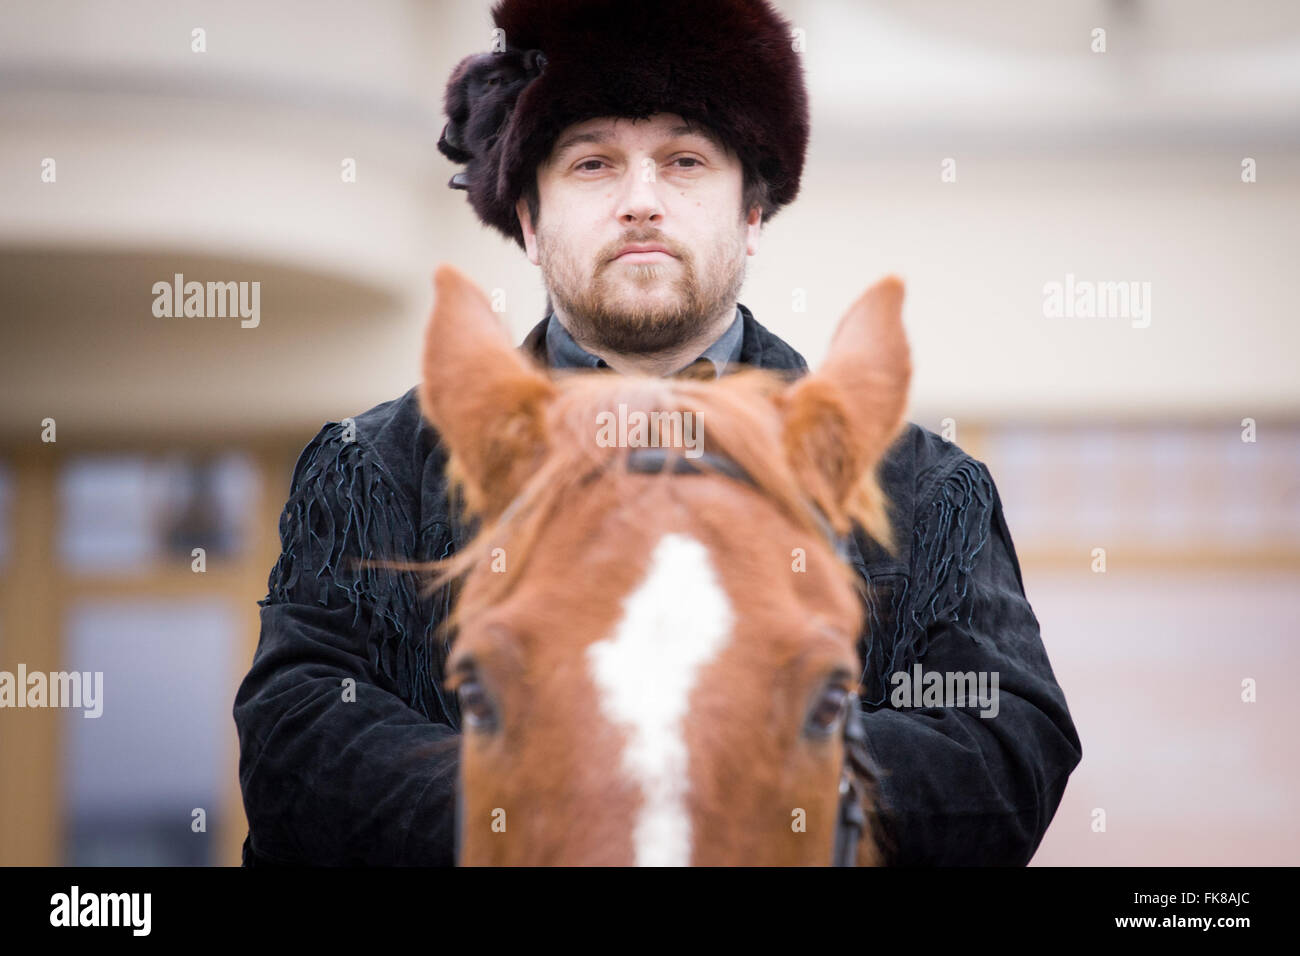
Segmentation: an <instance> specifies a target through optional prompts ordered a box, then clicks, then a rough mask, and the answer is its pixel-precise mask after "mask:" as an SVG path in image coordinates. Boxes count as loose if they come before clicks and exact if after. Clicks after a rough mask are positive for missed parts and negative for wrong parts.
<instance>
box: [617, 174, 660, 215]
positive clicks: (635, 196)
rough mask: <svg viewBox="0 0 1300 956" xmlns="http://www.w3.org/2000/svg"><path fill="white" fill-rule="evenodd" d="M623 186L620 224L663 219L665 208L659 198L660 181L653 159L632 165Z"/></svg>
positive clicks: (619, 209) (619, 211) (620, 203)
mask: <svg viewBox="0 0 1300 956" xmlns="http://www.w3.org/2000/svg"><path fill="white" fill-rule="evenodd" d="M621 186H622V191H621V193H620V195H619V199H618V221H619V224H620V225H623V226H630V225H635V224H637V223H655V224H658V223H660V222H661V221H662V220H663V216H664V210H663V204H662V203H661V202H660V199H659V181H658V175H657V173H656V170H655V167H654V161H653V160H645V161H642V162H638V163H634V164H632V165H630V166H629V167H628V170H627V173H626V174H625V175H624V181H623V183H622V184H621Z"/></svg>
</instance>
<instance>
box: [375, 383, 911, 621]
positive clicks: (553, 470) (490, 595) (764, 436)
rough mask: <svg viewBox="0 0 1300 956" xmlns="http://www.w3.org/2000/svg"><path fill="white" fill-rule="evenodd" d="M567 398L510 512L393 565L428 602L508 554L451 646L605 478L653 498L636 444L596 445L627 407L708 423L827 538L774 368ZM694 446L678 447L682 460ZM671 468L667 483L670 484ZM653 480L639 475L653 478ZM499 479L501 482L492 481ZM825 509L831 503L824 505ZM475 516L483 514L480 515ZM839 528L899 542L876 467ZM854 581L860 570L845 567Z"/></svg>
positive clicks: (721, 445)
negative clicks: (633, 464) (796, 453)
mask: <svg viewBox="0 0 1300 956" xmlns="http://www.w3.org/2000/svg"><path fill="white" fill-rule="evenodd" d="M553 375H554V377H555V378H556V384H557V385H558V391H557V395H556V397H555V400H554V402H553V403H552V404H551V406H550V408H549V412H548V422H547V429H546V435H547V446H546V447H545V449H543V450H542V452H541V453H540V455H539V458H538V461H537V464H536V467H535V468H534V469H533V471H532V473H531V476H530V477H529V478H528V479H527V480H526V481H525V483H524V485H523V487H522V488H521V489H520V490H519V492H518V494H517V495H516V497H515V498H514V500H513V501H512V502H511V504H510V505H509V506H508V507H507V508H506V509H505V511H504V512H503V513H502V514H501V515H500V516H498V517H497V518H495V519H494V520H491V521H489V522H487V523H485V524H484V526H483V527H482V528H481V529H480V530H479V531H478V533H477V534H476V535H475V536H474V537H473V538H472V539H471V540H470V541H469V542H468V543H467V544H466V545H465V546H464V547H463V548H461V549H460V550H458V551H457V552H456V553H454V554H452V555H451V556H449V557H447V558H443V559H441V560H434V561H428V562H419V563H403V562H385V564H386V566H388V567H400V568H402V569H404V570H408V571H415V572H417V573H419V574H420V575H421V576H425V577H426V581H425V584H424V592H425V595H426V596H428V595H430V594H432V593H434V592H435V591H437V590H438V589H440V588H442V587H443V586H445V585H447V584H449V583H450V582H453V581H455V580H456V579H459V578H461V577H462V576H463V575H465V574H466V573H468V572H469V570H470V569H471V568H473V567H475V566H477V565H479V564H480V562H483V561H485V560H490V559H491V557H492V554H493V551H494V549H496V548H499V547H500V548H506V549H507V553H508V556H509V559H508V561H507V562H506V565H505V569H504V570H502V571H501V572H500V573H495V574H490V575H486V576H484V579H483V580H482V582H481V584H482V587H481V588H479V589H478V590H477V591H476V593H475V595H474V599H473V601H472V602H470V603H466V602H465V601H464V600H457V601H456V602H455V605H454V608H453V610H452V612H451V614H450V615H449V616H448V617H447V618H446V619H445V620H444V621H443V622H442V624H441V625H440V627H441V629H442V630H443V632H444V633H443V637H444V639H446V638H449V637H450V635H451V634H452V633H454V632H455V631H456V630H458V629H459V627H460V625H461V624H462V623H463V622H464V621H466V620H468V619H469V618H470V617H472V616H473V615H474V614H475V613H477V612H479V611H481V610H483V609H485V608H487V607H491V606H494V605H496V604H497V603H499V602H500V601H502V600H503V599H504V598H505V597H506V596H508V595H509V593H510V592H511V590H512V589H513V587H514V585H515V583H516V581H517V578H518V576H519V573H520V572H521V571H522V569H524V568H525V567H526V566H527V565H528V562H529V558H530V556H531V555H532V553H533V551H534V549H535V546H536V543H537V540H538V538H539V536H540V535H541V532H542V530H543V529H544V528H545V527H546V526H547V524H548V523H549V522H550V521H553V520H562V510H563V507H564V503H565V502H567V501H570V500H573V499H572V497H571V496H574V495H577V494H580V493H581V489H582V488H583V487H584V486H585V485H587V484H588V483H589V482H591V481H592V480H593V478H595V477H596V476H598V475H601V476H604V477H605V480H606V481H607V482H609V483H610V491H611V493H613V494H615V495H620V496H626V497H627V499H628V500H629V501H631V500H633V497H634V493H635V495H638V496H639V495H640V494H642V493H644V489H645V485H644V484H636V485H634V484H633V482H631V481H629V480H625V479H624V477H623V476H626V475H627V474H628V472H627V455H628V451H629V450H630V449H629V448H626V447H602V446H601V445H600V444H598V443H597V442H596V440H595V435H596V431H597V426H596V423H597V421H599V420H600V419H599V418H598V416H599V415H600V414H601V413H609V412H611V411H614V410H615V409H617V408H618V407H619V406H620V405H625V406H626V408H627V412H628V413H629V414H631V413H633V412H636V411H641V412H646V413H651V412H669V413H671V412H674V411H680V412H687V411H689V412H691V413H693V414H694V415H695V416H697V418H696V420H697V421H698V422H700V423H702V425H703V429H704V434H705V435H706V436H707V437H706V439H705V442H706V446H707V448H708V450H709V451H710V452H711V453H713V454H718V455H721V456H723V457H725V458H729V459H731V460H732V461H733V462H735V463H736V464H737V465H739V466H740V467H741V468H742V469H743V470H744V471H745V472H746V473H748V474H749V475H750V476H751V477H752V479H753V480H754V482H755V484H756V486H757V487H758V489H759V490H760V491H761V492H762V493H763V494H764V496H765V497H766V498H767V499H768V500H770V501H771V502H772V503H774V504H775V505H776V506H777V508H778V509H780V510H781V511H782V512H783V513H784V514H785V515H786V516H787V517H788V518H789V519H790V520H791V521H792V522H794V524H795V526H796V527H799V528H801V529H803V530H805V531H807V532H808V533H809V534H811V535H813V536H815V537H817V538H819V539H820V538H821V537H822V536H823V527H822V526H821V524H819V522H818V520H817V518H816V517H815V516H814V514H813V512H812V511H811V510H810V508H809V502H808V499H807V495H806V493H805V491H804V489H803V488H802V487H801V485H800V483H799V480H798V477H797V476H796V473H795V470H794V469H793V468H792V467H791V464H790V460H789V457H788V455H787V453H786V446H785V443H784V439H783V434H782V428H781V416H780V412H779V410H778V408H777V407H776V405H775V404H774V402H773V397H774V396H775V395H777V394H778V393H779V392H781V391H782V390H783V389H785V388H786V387H788V385H789V380H788V379H787V378H786V377H785V375H783V374H782V373H780V372H777V371H774V370H768V369H757V368H750V369H743V370H741V371H738V372H735V373H732V374H729V375H726V376H724V377H723V378H721V379H718V380H714V381H698V380H692V379H676V378H652V377H649V376H630V375H621V374H616V373H612V372H611V373H598V372H596V373H593V372H590V371H586V372H581V373H553ZM683 451H684V449H670V453H672V452H676V453H678V454H681V453H682V452H683ZM671 464H672V462H671V461H670V462H668V463H667V466H666V467H665V468H664V469H663V471H662V472H661V473H660V474H659V475H657V476H649V477H652V478H653V479H654V480H657V481H666V480H669V479H670V478H671V477H672V475H671ZM447 476H448V479H449V485H450V487H449V491H450V492H451V494H452V495H453V496H454V497H459V498H461V499H462V500H463V498H464V495H463V491H464V484H465V481H464V476H463V474H462V472H461V470H460V465H459V462H458V461H457V459H456V457H455V455H454V454H452V455H451V456H450V457H449V460H448V463H447ZM646 477H647V476H644V475H637V479H638V480H640V481H642V482H643V481H644V480H645V479H646ZM487 480H488V481H491V476H489V477H488V479H487ZM821 504H822V507H823V511H825V510H827V508H826V505H825V504H824V503H821ZM470 517H474V516H473V515H470ZM827 517H828V518H830V520H831V521H832V523H833V524H835V525H839V524H841V522H842V521H843V520H844V519H847V520H851V521H854V522H856V523H857V524H859V525H860V526H861V527H863V528H865V529H867V530H868V531H869V532H871V534H872V535H873V536H874V537H875V538H876V539H877V540H879V541H880V542H881V543H882V544H883V545H884V546H885V547H887V548H891V549H892V538H891V535H890V533H889V532H890V529H889V524H888V519H887V517H886V515H885V509H884V502H883V496H882V495H881V493H880V489H879V486H878V484H877V481H876V477H875V474H874V469H873V472H872V473H871V474H868V475H866V476H863V478H862V482H861V488H860V489H859V493H857V494H854V495H852V496H850V500H849V502H848V504H847V505H846V506H845V507H844V508H843V509H842V513H839V514H829V515H827ZM842 570H843V571H844V572H845V574H846V575H847V576H849V577H854V576H853V574H852V571H851V569H848V568H844V569H842Z"/></svg>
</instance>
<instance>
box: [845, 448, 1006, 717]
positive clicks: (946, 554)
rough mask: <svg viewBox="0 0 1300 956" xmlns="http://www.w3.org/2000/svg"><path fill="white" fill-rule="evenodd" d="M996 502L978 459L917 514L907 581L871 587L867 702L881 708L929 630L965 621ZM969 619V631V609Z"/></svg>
mask: <svg viewBox="0 0 1300 956" xmlns="http://www.w3.org/2000/svg"><path fill="white" fill-rule="evenodd" d="M994 498H995V495H994V488H993V479H992V476H991V475H989V472H988V469H987V468H985V467H984V465H983V464H981V463H980V462H979V461H977V460H976V459H974V458H966V459H964V460H963V461H962V462H961V463H960V464H958V465H957V466H956V467H955V468H954V469H953V470H952V472H951V473H950V474H949V475H948V476H947V477H946V478H945V479H944V480H943V482H942V484H941V485H940V486H939V489H938V491H937V492H936V494H935V497H934V499H933V500H932V502H931V503H930V504H929V506H928V509H926V510H922V509H920V508H918V510H917V518H916V524H915V526H914V528H913V531H912V561H911V563H912V567H911V575H910V581H909V578H908V577H905V576H903V575H890V576H885V577H882V578H880V579H878V580H874V579H873V580H872V581H871V583H870V586H869V587H868V588H867V591H866V606H867V617H866V626H865V632H866V640H865V644H864V647H863V662H864V664H865V669H864V672H863V685H864V686H863V687H862V689H861V691H860V693H861V695H862V700H863V702H864V703H867V704H870V705H872V706H876V707H879V706H883V705H884V704H885V702H886V701H887V699H888V697H889V692H890V689H891V684H890V677H891V676H892V675H893V674H895V673H897V672H899V671H903V670H909V669H910V668H911V667H912V665H913V664H915V663H916V662H917V661H919V660H920V659H921V658H923V657H924V656H925V653H926V651H927V650H928V647H929V639H930V631H931V629H932V628H933V627H934V626H935V625H937V624H942V623H945V622H956V623H960V622H961V614H962V609H963V605H964V604H965V598H966V592H967V587H968V585H969V581H970V575H971V571H972V570H973V569H974V567H975V561H976V559H977V558H978V557H979V554H980V552H981V551H982V550H983V549H984V545H985V543H986V542H987V541H988V537H989V533H990V528H991V525H992V520H993V506H994ZM909 592H910V595H911V597H910V599H909ZM966 614H967V617H966V623H967V625H969V624H970V611H969V609H968V610H967V611H966ZM891 624H892V626H890V625H891ZM972 633H973V632H972ZM972 640H974V637H972ZM873 677H874V679H871V678H873Z"/></svg>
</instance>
